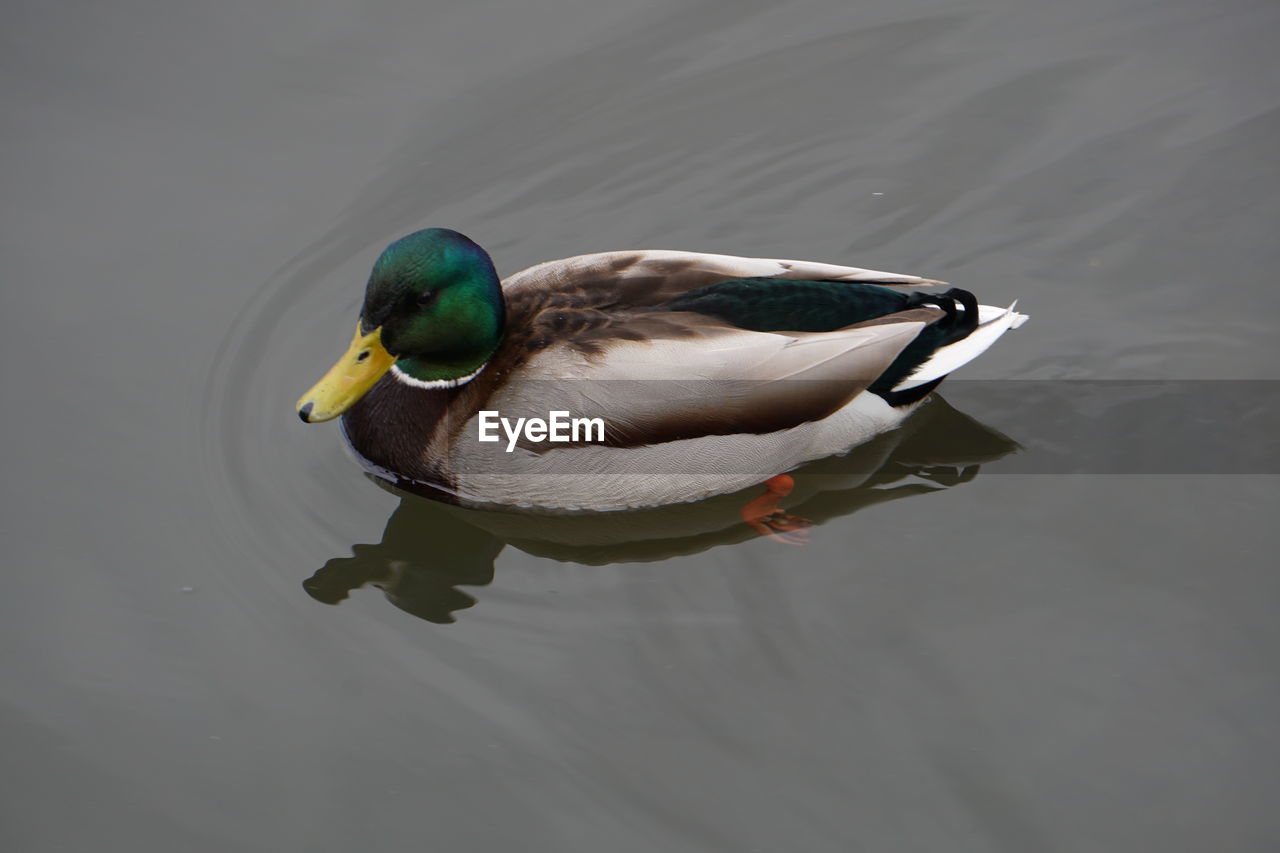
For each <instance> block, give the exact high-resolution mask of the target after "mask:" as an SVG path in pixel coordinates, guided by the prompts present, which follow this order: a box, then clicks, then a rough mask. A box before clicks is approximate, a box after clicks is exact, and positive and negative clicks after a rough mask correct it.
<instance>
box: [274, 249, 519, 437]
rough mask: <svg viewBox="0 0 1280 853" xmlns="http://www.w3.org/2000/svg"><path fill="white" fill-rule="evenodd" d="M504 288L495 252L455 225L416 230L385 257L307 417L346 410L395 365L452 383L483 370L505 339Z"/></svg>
mask: <svg viewBox="0 0 1280 853" xmlns="http://www.w3.org/2000/svg"><path fill="white" fill-rule="evenodd" d="M504 312H505V308H504V305H503V301H502V286H501V284H500V283H499V281H498V274H497V273H496V272H495V271H494V268H493V261H491V260H490V259H489V255H488V253H486V252H485V250H484V249H482V248H480V247H479V246H478V245H476V244H475V243H474V242H472V241H471V240H470V239H468V238H467V237H465V236H463V235H462V234H459V233H458V232H457V231H450V230H448V229H447V228H428V229H426V230H424V231H416V232H414V233H413V234H410V235H409V236H407V237H402V238H401V239H399V240H397V241H396V242H394V243H392V244H391V245H390V246H388V247H387V248H386V250H385V251H383V253H382V254H381V255H380V256H379V257H378V260H377V261H376V262H375V263H374V265H373V272H372V273H370V274H369V284H368V286H367V287H366V288H365V293H364V306H363V307H362V308H361V309H360V320H359V322H358V323H357V324H356V335H355V338H354V339H353V340H352V341H351V346H350V347H348V348H347V352H346V354H345V355H343V356H342V358H340V359H338V362H337V364H335V365H334V366H333V367H332V368H330V369H329V372H328V373H326V374H325V375H324V378H323V379H321V380H320V381H319V382H317V383H316V385H315V387H313V388H312V389H311V390H310V391H308V392H307V393H305V394H303V395H302V397H301V398H300V399H299V400H298V416H299V417H301V418H302V420H303V421H305V422H307V423H316V422H318V421H328V420H332V419H333V418H336V417H337V416H338V415H341V414H342V413H343V412H345V411H346V410H347V409H349V408H351V406H353V405H355V403H356V401H357V400H359V399H360V398H361V397H363V396H364V395H365V393H366V392H367V391H368V390H369V389H370V388H372V387H373V386H374V385H375V384H376V383H377V382H378V380H379V379H381V378H382V377H383V375H384V374H386V373H387V371H389V370H390V371H393V372H394V373H395V375H396V378H397V379H399V380H401V381H403V382H406V383H408V384H410V385H415V386H418V387H422V388H450V387H454V386H456V385H460V384H462V383H463V382H466V381H468V380H470V379H471V378H472V377H474V376H475V375H476V374H477V373H479V372H480V370H482V369H483V368H484V366H485V364H486V363H487V362H488V360H489V357H490V356H492V355H493V352H494V350H496V349H497V348H498V344H499V342H500V341H501V339H502V325H503V317H504Z"/></svg>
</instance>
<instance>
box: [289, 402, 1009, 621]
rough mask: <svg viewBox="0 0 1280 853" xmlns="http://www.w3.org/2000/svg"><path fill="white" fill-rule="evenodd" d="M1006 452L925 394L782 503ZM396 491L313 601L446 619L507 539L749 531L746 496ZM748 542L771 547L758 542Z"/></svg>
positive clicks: (738, 538)
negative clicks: (479, 498)
mask: <svg viewBox="0 0 1280 853" xmlns="http://www.w3.org/2000/svg"><path fill="white" fill-rule="evenodd" d="M1016 449H1018V445H1017V443H1016V442H1014V441H1012V440H1011V439H1009V438H1008V437H1006V436H1004V435H1002V434H1000V433H998V432H996V431H995V430H993V429H990V428H989V427H986V426H984V425H983V424H980V423H978V422H977V421H976V420H974V419H972V418H970V417H968V416H967V415H964V414H961V413H960V412H958V411H956V410H955V409H954V408H952V407H951V406H950V405H949V404H948V403H947V402H946V401H945V400H943V399H942V398H941V397H939V396H937V395H934V397H933V399H932V400H930V401H929V402H927V403H926V404H925V405H923V406H921V407H920V408H919V409H918V410H917V411H916V413H915V414H914V415H913V416H912V417H911V418H910V419H909V420H907V421H906V422H905V423H904V424H903V425H902V426H901V427H900V428H899V429H897V430H894V431H892V432H889V433H885V434H884V435H881V436H879V437H877V438H876V439H875V440H873V441H871V442H868V443H866V444H863V445H860V446H859V447H857V448H855V449H854V450H853V451H851V452H850V453H848V454H847V455H845V456H841V457H835V458H830V459H824V460H820V461H817V462H814V463H811V464H810V465H807V466H805V467H803V468H801V469H799V470H797V471H794V472H792V474H793V477H794V480H795V487H794V489H793V490H792V491H791V493H790V494H789V495H788V496H787V497H786V499H785V500H784V501H783V503H784V504H785V505H786V507H787V509H786V511H787V512H788V513H792V514H794V515H795V516H798V517H802V518H803V519H807V520H808V521H810V522H812V523H813V524H814V525H820V524H822V523H823V522H825V521H828V520H829V519H832V518H838V517H840V516H845V515H850V514H852V513H855V512H857V511H858V510H860V509H863V508H865V507H869V506H874V505H876V504H880V503H885V502H887V501H892V500H900V499H903V498H910V497H914V496H916V495H923V494H928V493H930V492H935V491H940V490H942V489H946V488H950V487H952V486H956V485H959V484H961V483H965V482H968V481H969V480H972V479H973V478H974V477H975V476H977V473H978V470H979V467H980V465H981V464H983V463H985V462H990V461H993V460H996V459H999V458H1001V457H1002V456H1005V455H1007V454H1009V453H1011V452H1013V451H1014V450H1016ZM375 482H378V483H379V485H384V484H382V482H381V481H376V480H375ZM384 488H389V487H387V486H385V485H384ZM754 491H758V490H754ZM396 494H398V495H400V497H401V501H400V505H399V507H397V508H396V510H395V511H394V512H393V513H392V514H391V517H390V518H389V519H388V520H387V527H386V530H385V531H384V532H383V535H382V541H381V542H380V543H378V544H377V545H356V546H354V548H353V549H352V551H353V554H352V556H350V557H335V558H334V559H332V560H329V561H328V562H327V563H325V565H324V566H323V567H322V568H320V570H319V571H317V572H316V573H315V574H314V575H312V576H311V577H310V578H308V579H307V580H306V581H305V582H304V583H303V587H304V588H305V589H306V591H307V592H308V593H309V594H310V595H311V596H312V597H313V598H315V599H316V600H317V601H321V602H324V603H326V604H337V603H339V602H341V601H343V600H344V599H346V598H347V596H348V595H349V594H350V593H351V591H352V590H354V589H358V588H360V587H363V586H375V587H377V588H379V589H381V590H382V592H383V593H384V594H385V595H386V597H387V600H388V601H390V602H391V603H392V604H394V605H395V606H396V607H399V608H400V609H401V610H404V611H406V612H408V613H411V614H413V615H414V616H417V617H418V618H420V619H425V620H427V621H428V622H435V623H438V624H446V623H450V622H453V621H455V620H454V615H453V614H454V613H455V612H456V611H458V610H463V609H465V608H468V607H471V606H472V605H474V604H475V603H476V599H475V598H473V597H472V596H471V595H468V594H467V593H464V592H462V591H460V590H459V589H458V587H459V586H468V587H479V586H485V585H487V584H488V583H490V582H491V581H492V580H493V571H494V569H493V564H494V560H495V558H496V557H497V556H498V554H499V553H500V552H501V551H502V549H503V548H504V547H506V546H507V545H511V546H512V547H515V548H518V549H520V550H521V551H525V552H527V553H529V554H533V555H535V556H539V557H547V558H550V559H553V560H562V561H566V562H574V563H584V564H588V565H606V564H609V563H631V562H652V561H657V560H665V559H668V558H671V557H677V556H682V555H686V554H696V553H699V552H701V551H706V550H708V549H710V548H715V547H717V546H720V545H727V544H731V543H736V542H743V541H745V540H747V539H754V538H757V537H758V536H759V534H758V533H757V532H756V530H755V529H753V528H752V527H751V526H749V525H748V524H746V523H744V522H743V520H742V515H741V508H742V506H743V503H744V501H746V500H748V499H750V497H751V496H752V495H751V494H750V493H748V492H739V493H737V494H730V495H720V496H717V497H714V498H709V499H707V500H704V501H700V502H698V503H694V504H678V505H672V506H664V507H656V508H652V509H645V510H635V511H631V512H608V513H578V514H566V515H551V514H546V513H535V512H522V511H518V510H500V511H495V510H474V509H467V508H463V507H459V506H453V505H449V504H444V503H440V502H437V501H434V500H430V499H428V498H423V497H419V496H416V495H410V494H406V493H404V492H399V491H397V492H396ZM760 547H775V546H773V545H772V543H770V542H768V541H767V540H762V541H761V545H760ZM778 550H779V551H780V552H782V551H783V550H784V549H782V548H779V549H778Z"/></svg>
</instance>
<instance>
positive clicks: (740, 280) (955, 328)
mask: <svg viewBox="0 0 1280 853" xmlns="http://www.w3.org/2000/svg"><path fill="white" fill-rule="evenodd" d="M942 286H945V283H944V282H940V281H933V280H930V279H925V278H919V277H917V276H910V275H899V274H897V273H888V272H877V271H874V270H865V269H857V268H854V267H845V266H835V265H832V264H825V263H815V262H809V261H789V260H770V259H763V258H741V257H732V256H728V255H714V254H701V253H697V252H678V251H652V250H647V251H621V252H603V253H599V254H592V255H581V256H578V257H572V258H566V259H563V260H558V261H549V262H547V263H542V264H538V265H537V266H534V267H531V268H529V269H526V270H524V271H522V272H518V273H516V274H514V275H512V276H510V277H508V278H507V279H505V280H501V281H500V280H499V278H498V274H497V272H496V271H495V269H494V265H493V261H492V260H491V259H490V257H489V255H488V253H486V252H485V250H484V249H482V248H481V247H480V246H479V245H477V244H476V243H475V242H473V241H472V240H470V239H469V238H467V237H466V236H464V235H462V234H459V233H458V232H456V231H451V230H448V229H444V228H429V229H426V230H423V231H417V232H415V233H413V234H410V235H408V236H406V237H403V238H401V239H399V240H397V241H395V242H394V243H392V244H391V245H390V246H388V247H387V249H386V250H385V251H383V252H382V254H381V255H380V256H379V257H378V259H377V260H376V261H375V263H374V265H373V271H372V273H371V274H370V276H369V281H368V285H367V287H366V289H365V297H364V304H363V306H362V308H361V311H360V317H359V321H358V323H357V326H356V332H355V337H354V338H353V339H352V341H351V345H350V347H348V349H347V352H346V353H345V354H344V355H343V356H342V357H341V358H340V359H339V360H338V362H337V363H336V364H335V365H334V366H333V367H332V368H331V369H330V370H329V372H328V373H327V374H326V375H325V376H324V378H322V379H321V380H320V381H319V383H317V384H316V385H315V387H313V388H312V389H311V390H309V391H308V392H307V393H306V394H303V395H302V397H301V399H300V400H299V401H298V404H297V412H298V415H299V416H300V417H301V419H302V420H303V421H305V422H307V423H315V422H319V421H328V420H331V419H333V418H336V417H339V416H341V417H342V427H343V431H344V434H345V436H346V439H347V442H348V444H349V445H350V447H351V449H352V450H353V451H354V453H355V454H356V456H357V457H358V458H359V459H360V461H361V462H362V464H363V465H364V466H365V467H366V468H367V469H368V470H370V471H371V472H373V473H375V474H377V475H379V476H381V477H383V478H385V479H387V480H389V481H391V482H393V483H395V484H396V485H397V486H399V487H400V488H404V489H407V490H409V491H418V492H426V493H428V494H435V495H436V496H440V497H445V498H446V499H448V500H453V501H457V502H463V503H467V504H472V505H484V504H490V505H494V504H497V505H504V506H520V507H538V508H545V509H549V510H619V509H628V508H638V507H650V506H660V505H664V504H670V503H679V502H687V501H693V500H698V499H701V498H704V497H707V496H710V495H713V494H724V493H728V492H734V491H737V490H739V489H743V488H747V487H749V486H751V485H754V484H760V483H765V485H766V492H765V495H763V496H762V498H761V499H759V500H758V501H757V502H755V505H754V506H753V507H752V508H751V509H750V511H749V512H748V511H746V510H744V518H746V519H747V520H748V521H749V522H752V523H753V524H755V525H756V526H760V527H761V528H762V532H776V531H778V530H786V529H788V525H789V524H790V523H791V522H792V521H793V520H792V519H790V518H789V517H787V516H785V515H783V514H781V513H779V512H777V509H776V506H777V499H778V498H779V497H781V496H782V495H784V494H785V493H786V492H787V491H788V490H789V488H790V483H789V478H788V477H786V475H785V472H786V471H789V470H791V469H794V468H796V467H797V466H799V465H801V464H802V463H804V462H807V461H810V460H814V459H819V458H822V457H826V456H830V455H834V454H839V453H843V452H847V451H848V450H849V449H850V448H851V447H854V446H856V445H858V444H860V443H862V442H864V441H867V440H868V439H870V438H872V437H874V436H876V435H878V434H880V433H883V432H885V431H887V430H890V429H893V428H894V427H896V426H898V425H899V424H901V423H902V422H903V421H904V420H905V419H906V418H907V416H908V415H910V414H911V412H912V411H913V410H914V409H915V408H916V407H917V406H918V405H919V404H920V403H921V401H923V400H924V399H925V398H926V397H927V396H928V395H929V393H930V392H931V391H932V390H933V389H934V388H935V387H937V385H938V383H940V382H941V381H942V380H943V378H944V377H946V376H947V375H948V374H949V373H951V372H952V371H953V370H955V369H956V368H957V367H959V366H961V365H962V364H964V363H966V362H968V361H970V360H971V359H973V358H975V357H977V356H978V355H979V354H980V353H982V352H983V351H984V350H986V349H987V348H988V347H989V346H991V344H992V343H994V342H995V340H996V339H997V338H998V337H1000V336H1001V335H1002V334H1004V333H1005V332H1006V331H1007V330H1009V329H1011V328H1016V327H1017V326H1019V325H1021V323H1022V322H1023V321H1024V320H1025V319H1026V317H1025V316H1024V315H1022V314H1019V313H1017V312H1015V311H1014V310H1013V307H1012V306H1011V307H1010V308H1008V309H1005V308H992V307H989V306H985V305H979V304H978V302H977V300H976V299H975V298H974V297H973V295H972V294H971V293H969V292H968V291H965V290H961V289H958V288H951V289H948V290H944V291H941V292H937V291H930V290H925V289H923V288H928V287H942ZM556 413H560V416H563V417H561V420H560V424H559V425H560V426H561V427H563V429H560V430H558V431H557V428H556V424H555V421H556ZM520 418H524V419H525V420H524V421H519V420H518V419H520ZM534 418H537V419H539V420H540V421H542V426H541V428H538V427H537V426H536V425H535V424H534V423H533V422H532V421H531V419H534ZM566 418H570V419H572V422H573V423H572V427H573V428H572V429H570V426H571V424H570V423H569V422H568V421H567V420H566ZM504 419H505V420H504ZM579 423H580V424H581V425H582V426H583V429H582V431H581V432H579V431H578V430H577V425H578V424H579ZM500 424H501V429H499V425H500ZM512 424H516V425H517V429H515V430H512V428H511V425H512ZM521 425H523V428H521ZM601 433H602V434H601ZM495 435H496V438H495ZM482 439H483V440H482ZM554 439H564V440H563V441H560V440H554ZM748 516H750V517H748ZM794 521H798V520H794Z"/></svg>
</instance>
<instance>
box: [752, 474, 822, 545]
mask: <svg viewBox="0 0 1280 853" xmlns="http://www.w3.org/2000/svg"><path fill="white" fill-rule="evenodd" d="M795 485H796V481H795V480H794V479H793V478H792V477H791V476H790V475H789V474H779V475H777V476H776V477H770V478H769V479H768V480H765V481H764V489H765V491H764V494H763V495H760V497H758V498H754V499H752V500H751V501H748V502H747V504H746V506H744V507H743V508H742V509H741V510H740V512H741V514H742V520H743V521H745V522H746V523H747V524H749V525H751V526H752V527H753V528H755V530H756V532H758V533H759V534H760V535H761V536H767V537H769V538H770V539H772V540H773V541H775V542H780V543H782V544H783V545H804V544H805V543H806V542H808V541H809V528H810V527H812V526H813V522H811V521H809V519H807V518H801V517H800V516H798V515H788V514H787V513H785V512H783V511H782V510H780V509H778V502H779V501H781V500H782V499H783V498H785V497H786V496H787V495H789V494H791V490H792V489H794V488H795Z"/></svg>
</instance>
